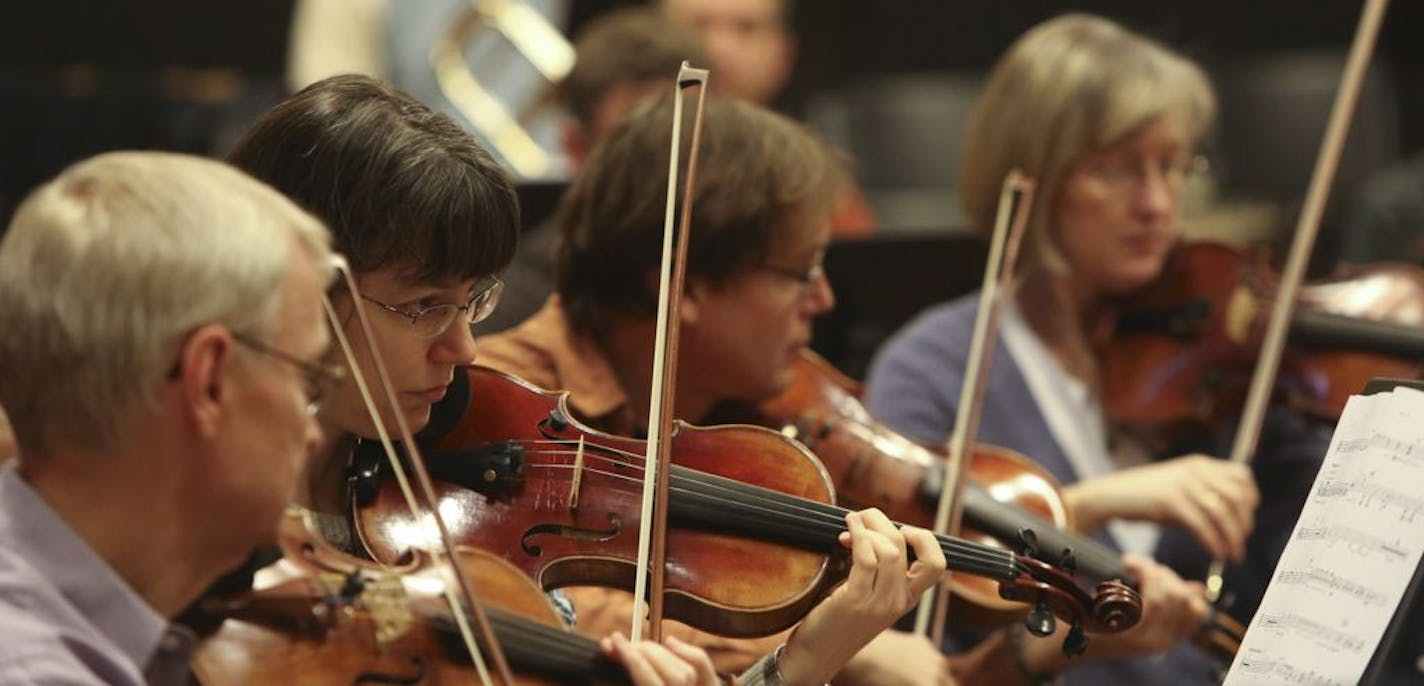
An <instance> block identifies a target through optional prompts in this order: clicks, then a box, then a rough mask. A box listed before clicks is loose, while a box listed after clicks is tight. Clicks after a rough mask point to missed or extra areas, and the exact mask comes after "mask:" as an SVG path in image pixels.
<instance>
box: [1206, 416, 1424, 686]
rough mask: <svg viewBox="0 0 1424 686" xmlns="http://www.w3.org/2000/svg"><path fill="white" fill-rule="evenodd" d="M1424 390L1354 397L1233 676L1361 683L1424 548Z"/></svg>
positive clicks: (1236, 680) (1230, 679)
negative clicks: (1422, 523)
mask: <svg viewBox="0 0 1424 686" xmlns="http://www.w3.org/2000/svg"><path fill="white" fill-rule="evenodd" d="M1421 513H1424V393H1421V392H1419V391H1415V390H1412V389H1408V388H1397V389H1395V390H1393V391H1391V392H1388V393H1379V394H1375V395H1370V396H1354V397H1351V398H1350V401H1349V403H1348V404H1346V406H1345V412H1344V413H1343V414H1342V415H1341V417H1340V423H1339V425H1338V426H1337V427H1336V429H1335V436H1334V437H1333V438H1332V439H1331V441H1330V450H1329V453H1328V454H1327V455H1326V457H1325V462H1324V464H1323V466H1322V467H1321V468H1320V473H1319V474H1318V475H1317V476H1316V478H1315V485H1314V486H1312V487H1311V491H1310V497H1309V500H1307V501H1306V505H1305V509H1304V511H1302V512H1301V516H1300V520H1299V521H1297V522H1296V528H1295V531H1294V532H1293V533H1292V534H1291V539H1290V541H1289V542H1287V543H1286V548H1285V552H1283V553H1282V554H1281V560H1280V563H1279V564H1278V565H1277V567H1276V571H1275V574H1274V576H1272V578H1271V585H1270V587H1269V588H1268V589H1267V590H1266V595H1265V597H1264V598H1263V599H1262V601H1261V607H1260V609H1259V610H1258V611H1257V613H1256V617H1255V618H1254V619H1253V620H1252V621H1251V626H1250V628H1248V629H1247V631H1246V637H1245V639H1244V640H1243V641H1242V642H1241V649H1240V651H1239V652H1237V654H1236V659H1235V661H1234V662H1232V665H1231V671H1230V672H1229V673H1228V674H1227V676H1226V681H1225V683H1226V684H1228V685H1237V684H1239V685H1242V686H1245V685H1248V684H1249V685H1250V686H1257V685H1261V686H1266V685H1269V684H1307V685H1310V686H1334V685H1336V684H1339V685H1341V686H1344V685H1347V684H1355V683H1358V682H1359V680H1360V677H1361V676H1362V675H1363V673H1364V670H1365V667H1366V666H1367V665H1368V664H1369V661H1370V657H1371V656H1372V655H1373V654H1374V652H1375V648H1376V647H1377V646H1378V644H1379V641H1380V638H1381V636H1382V635H1383V633H1384V630H1385V628H1386V627H1387V626H1388V625H1389V621H1390V619H1391V618H1392V617H1393V615H1394V611H1395V608H1396V607H1397V606H1398V605H1399V601H1400V598H1401V597H1402V596H1403V595H1404V590H1405V587H1406V586H1407V585H1408V584H1409V580H1410V578H1411V577H1412V576H1413V574H1414V569H1415V567H1416V566H1417V565H1418V564H1419V557H1420V552H1421V550H1424V526H1419V525H1418V522H1417V520H1418V519H1419V518H1420V515H1421Z"/></svg>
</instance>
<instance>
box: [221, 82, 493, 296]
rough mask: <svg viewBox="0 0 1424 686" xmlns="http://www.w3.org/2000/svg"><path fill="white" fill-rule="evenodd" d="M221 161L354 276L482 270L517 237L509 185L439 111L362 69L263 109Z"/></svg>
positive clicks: (439, 275)
mask: <svg viewBox="0 0 1424 686" xmlns="http://www.w3.org/2000/svg"><path fill="white" fill-rule="evenodd" d="M228 161H230V162H231V163H232V164H234V165H236V166H237V167H239V168H241V169H243V170H244V171H247V172H248V173H250V174H252V175H253V176H256V177H257V178H259V179H261V180H263V181H266V182H267V183H269V184H271V185H272V186H274V187H276V188H277V190H279V191H281V192H282V193H285V194H286V195H287V196H288V197H290V198H292V199H293V200H295V201H297V203H299V204H301V205H302V206H304V207H305V208H307V209H308V210H310V211H311V212H312V213H313V214H315V215H316V216H317V217H320V218H321V219H322V220H323V221H325V222H326V224H327V225H328V226H329V227H330V228H331V232H332V235H333V236H334V238H335V247H336V249H337V250H338V251H340V252H341V253H343V254H344V255H345V256H346V258H347V260H348V261H350V263H351V267H352V268H353V269H355V270H357V271H371V270H373V269H379V268H382V267H400V268H403V269H407V270H409V271H408V274H407V275H408V276H409V277H410V278H412V279H415V280H416V281H420V282H426V283H440V282H444V281H456V280H461V279H467V278H473V277H480V276H487V275H490V274H493V273H495V272H498V271H501V270H503V269H504V267H505V266H506V265H508V264H509V261H510V260H511V259H513V256H514V248H515V244H516V242H517V241H518V239H519V203H518V200H516V198H515V194H514V184H513V182H511V181H510V178H509V176H508V175H507V174H505V172H504V170H503V169H501V168H500V167H499V165H498V164H496V163H495V161H494V159H493V158H491V157H490V155H489V153H487V152H485V150H484V149H483V148H481V147H480V146H479V145H478V144H477V143H475V140H474V139H473V138H471V137H470V135H469V134H468V133H465V131H464V130H462V129H461V128H460V127H459V126H457V125H456V124H455V123H454V122H453V121H451V120H450V118H449V117H446V116H445V115H443V114H441V113H439V112H435V111H433V110H431V109H430V108H429V107H426V106H425V105H423V104H421V103H419V102H417V101H416V100H415V99H414V98H412V97H410V96H408V95H406V94H405V93H402V92H400V91H398V90H396V89H394V88H392V87H390V86H388V85H386V84H384V83H381V82H379V81H377V80H375V79H372V78H369V77H366V76H357V75H351V74H348V75H343V76H333V77H331V78H329V79H325V80H322V81H318V82H316V83H314V84H312V85H310V86H307V87H306V88H304V89H302V90H301V91H300V92H298V93H297V94H296V95H293V96H292V97H290V98H288V99H286V100H284V101H282V102H281V103H280V104H278V105H277V106H276V107H274V108H272V109H271V110H269V111H268V112H267V113H266V114H264V115H263V116H262V117H261V118H260V119H258V120H257V123H256V124H254V125H253V126H252V128H251V129H249V130H248V131H247V133H246V134H244V135H243V137H242V139H241V140H239V141H238V143H237V145H236V147H234V148H233V150H232V152H231V153H230V154H229V155H228Z"/></svg>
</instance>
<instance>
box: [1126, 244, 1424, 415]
mask: <svg viewBox="0 0 1424 686" xmlns="http://www.w3.org/2000/svg"><path fill="white" fill-rule="evenodd" d="M1278 278H1279V277H1278V275H1277V274H1276V273H1275V272H1274V271H1273V270H1272V269H1271V268H1270V265H1269V264H1268V260H1267V259H1266V258H1265V255H1264V253H1260V252H1256V253H1247V252H1243V251H1240V250H1236V249H1234V248H1231V247H1229V246H1226V245H1223V244H1220V243H1209V242H1202V243H1191V244H1185V245H1182V246H1179V248H1178V249H1177V250H1176V251H1174V253H1173V254H1172V255H1171V256H1170V257H1169V258H1168V261H1167V263H1166V265H1165V266H1164V268H1163V273H1162V276H1161V278H1160V279H1158V280H1157V281H1156V282H1155V283H1154V284H1153V285H1151V286H1149V287H1148V288H1147V289H1145V290H1143V291H1141V292H1139V293H1136V294H1134V295H1132V296H1131V297H1129V298H1128V299H1126V300H1125V301H1124V302H1123V312H1122V314H1121V315H1120V317H1119V319H1118V322H1117V326H1116V330H1115V331H1114V334H1113V337H1112V339H1111V340H1110V341H1109V342H1107V343H1106V344H1105V345H1104V346H1103V347H1102V349H1101V351H1100V355H1099V359H1100V360H1101V361H1102V383H1103V389H1102V392H1103V401H1104V409H1105V411H1106V412H1107V414H1108V416H1109V417H1111V418H1113V420H1114V421H1115V422H1117V423H1119V424H1122V425H1124V426H1125V427H1162V429H1163V431H1165V436H1167V437H1169V438H1168V439H1167V440H1169V441H1170V437H1171V436H1179V435H1181V432H1183V431H1186V430H1189V429H1191V428H1195V427H1199V426H1201V425H1203V424H1207V425H1215V424H1217V423H1219V422H1220V421H1221V420H1223V419H1230V418H1233V417H1235V416H1236V415H1237V414H1239V412H1240V409H1241V408H1240V404H1239V400H1240V399H1241V398H1242V397H1243V396H1244V394H1245V389H1246V384H1247V382H1248V381H1249V375H1250V373H1251V370H1252V366H1253V365H1254V364H1255V361H1256V357H1257V354H1258V351H1259V348H1260V342H1261V334H1262V331H1263V329H1264V317H1265V315H1266V314H1267V306H1266V304H1268V303H1269V301H1270V300H1271V298H1272V295H1273V294H1274V291H1275V283H1276V281H1277V280H1278ZM1421 314H1424V270H1420V269H1419V268H1417V267H1412V266H1409V265H1384V266H1382V267H1379V268H1373V269H1369V270H1366V271H1361V272H1359V273H1357V274H1354V275H1351V276H1349V277H1347V278H1337V279H1334V280H1332V281H1328V282H1324V283H1319V284H1316V285H1311V286H1306V287H1304V288H1303V289H1302V293H1301V297H1300V299H1299V306H1298V307H1297V308H1296V310H1295V314H1294V316H1293V319H1292V321H1291V325H1290V337H1289V342H1290V347H1289V348H1288V349H1287V351H1286V355H1285V356H1284V357H1283V358H1282V363H1281V372H1280V376H1279V378H1278V381H1277V393H1278V394H1279V395H1280V396H1282V397H1283V400H1284V401H1285V403H1286V404H1287V406H1288V407H1291V408H1292V409H1294V410H1296V411H1298V412H1301V413H1302V414H1304V415H1305V416H1307V417H1311V418H1315V419H1318V420H1321V421H1330V422H1333V421H1335V420H1337V419H1339V416H1340V412H1341V411H1342V410H1343V409H1344V406H1345V401H1346V399H1348V398H1349V396H1350V395H1351V394H1354V393H1357V392H1359V390H1360V389H1362V388H1364V385H1365V383H1366V382H1368V381H1369V380H1370V379H1372V378H1374V377H1377V376H1390V377H1401V378H1418V377H1419V375H1420V371H1421V369H1420V361H1421V360H1424V333H1421V331H1420V329H1419V328H1418V323H1419V321H1420V319H1421Z"/></svg>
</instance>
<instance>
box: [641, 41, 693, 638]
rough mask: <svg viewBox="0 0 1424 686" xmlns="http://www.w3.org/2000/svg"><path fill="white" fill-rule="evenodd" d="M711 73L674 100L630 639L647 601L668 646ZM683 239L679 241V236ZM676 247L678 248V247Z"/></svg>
mask: <svg viewBox="0 0 1424 686" xmlns="http://www.w3.org/2000/svg"><path fill="white" fill-rule="evenodd" d="M708 76H709V72H708V71H707V70H706V69H695V68H693V67H691V66H690V65H688V63H687V62H683V63H682V67H681V68H679V69H678V71H677V88H676V90H675V91H674V93H673V109H672V142H671V149H670V152H669V154H668V182H667V209H666V211H665V213H664V215H663V252H662V264H661V267H660V271H659V272H658V275H659V279H658V281H659V287H658V319H657V333H656V337H655V339H654V342H653V376H652V378H653V383H652V389H651V391H650V393H651V398H650V402H649V407H648V443H647V446H648V447H647V457H646V458H645V460H644V462H643V501H642V514H641V517H642V520H641V521H642V522H643V526H641V527H639V529H638V568H637V572H636V575H637V576H636V578H635V581H634V589H633V626H632V627H631V629H630V631H629V636H630V637H631V638H632V640H633V641H634V642H637V641H638V640H640V639H641V638H642V629H643V615H644V612H645V610H644V608H643V604H644V603H645V602H647V603H649V607H648V609H647V610H646V613H647V617H648V619H647V621H648V627H649V638H650V639H651V640H653V641H661V640H662V620H663V589H664V587H665V581H666V567H667V565H666V560H667V547H666V543H667V509H668V508H667V505H668V502H667V494H668V476H669V474H670V473H671V468H670V466H669V465H668V464H667V463H668V459H669V456H670V455H672V428H673V424H672V421H673V405H674V398H676V387H677V383H676V381H675V380H674V376H675V374H676V370H677V352H678V350H677V348H678V346H677V342H678V338H679V336H678V331H679V327H680V326H681V312H682V290H683V283H684V281H685V280H686V275H687V244H688V241H689V234H688V231H689V229H690V228H691V227H690V225H691V223H692V201H693V198H694V197H695V195H694V193H695V188H696V186H695V183H696V181H697V151H698V148H699V147H700V145H699V144H700V143H701V142H702V114H703V107H704V105H705V104H706V100H707V98H706V93H707V78H708ZM693 86H697V87H698V89H697V104H696V110H695V114H694V115H693V120H692V142H691V145H690V148H691V150H690V151H689V152H688V156H687V175H686V179H685V180H684V190H683V201H682V213H681V217H680V218H679V220H678V222H677V231H676V232H674V230H673V228H674V225H673V217H674V215H675V214H676V209H677V182H678V171H679V167H678V162H679V157H680V154H681V152H682V110H683V90H684V89H686V88H690V87H693ZM674 234H675V235H674ZM674 242H676V246H675V247H674Z"/></svg>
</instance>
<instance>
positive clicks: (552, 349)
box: [511, 294, 633, 434]
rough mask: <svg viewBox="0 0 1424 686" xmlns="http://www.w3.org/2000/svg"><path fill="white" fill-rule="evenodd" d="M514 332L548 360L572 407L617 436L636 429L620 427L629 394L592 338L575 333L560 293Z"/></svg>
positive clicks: (525, 343)
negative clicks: (565, 311) (621, 416)
mask: <svg viewBox="0 0 1424 686" xmlns="http://www.w3.org/2000/svg"><path fill="white" fill-rule="evenodd" d="M511 333H512V334H513V335H514V336H516V337H517V338H518V339H519V341H520V342H521V343H522V344H523V345H524V346H527V347H530V348H534V349H536V350H538V352H539V353H540V354H541V355H542V356H544V357H545V359H547V360H548V362H549V365H550V366H551V367H552V368H553V372H554V376H555V378H557V379H558V380H559V385H560V386H561V388H560V390H565V391H568V392H569V405H570V407H571V408H572V409H573V410H574V411H575V412H576V413H578V415H579V416H580V417H583V418H587V419H590V420H592V421H593V422H594V423H595V424H598V425H599V426H598V428H600V429H604V430H607V431H611V432H614V433H624V434H626V431H627V430H628V429H631V428H633V427H627V426H619V424H620V423H622V422H621V421H619V417H618V415H621V414H623V413H624V412H623V411H624V410H626V409H627V405H628V394H627V392H626V391H625V390H624V389H623V386H622V385H620V384H619V383H618V377H617V376H615V375H614V374H613V367H612V366H610V365H609V363H608V358H606V357H604V355H603V351H601V350H599V348H598V345H597V344H596V343H595V342H594V341H593V340H592V339H590V338H588V337H586V336H581V335H579V334H578V333H577V332H575V331H574V330H573V327H572V326H570V324H569V320H568V316H567V315H566V314H565V313H564V307H563V303H562V302H561V301H560V299H559V296H558V294H555V295H552V296H550V297H549V300H548V301H547V302H546V303H545V304H544V307H542V308H541V309H540V310H539V311H538V312H537V313H535V314H534V316H533V317H530V318H529V319H528V320H526V321H525V322H524V323H523V324H520V325H519V326H518V327H517V328H516V329H515V330H513V331H512V332H511Z"/></svg>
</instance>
